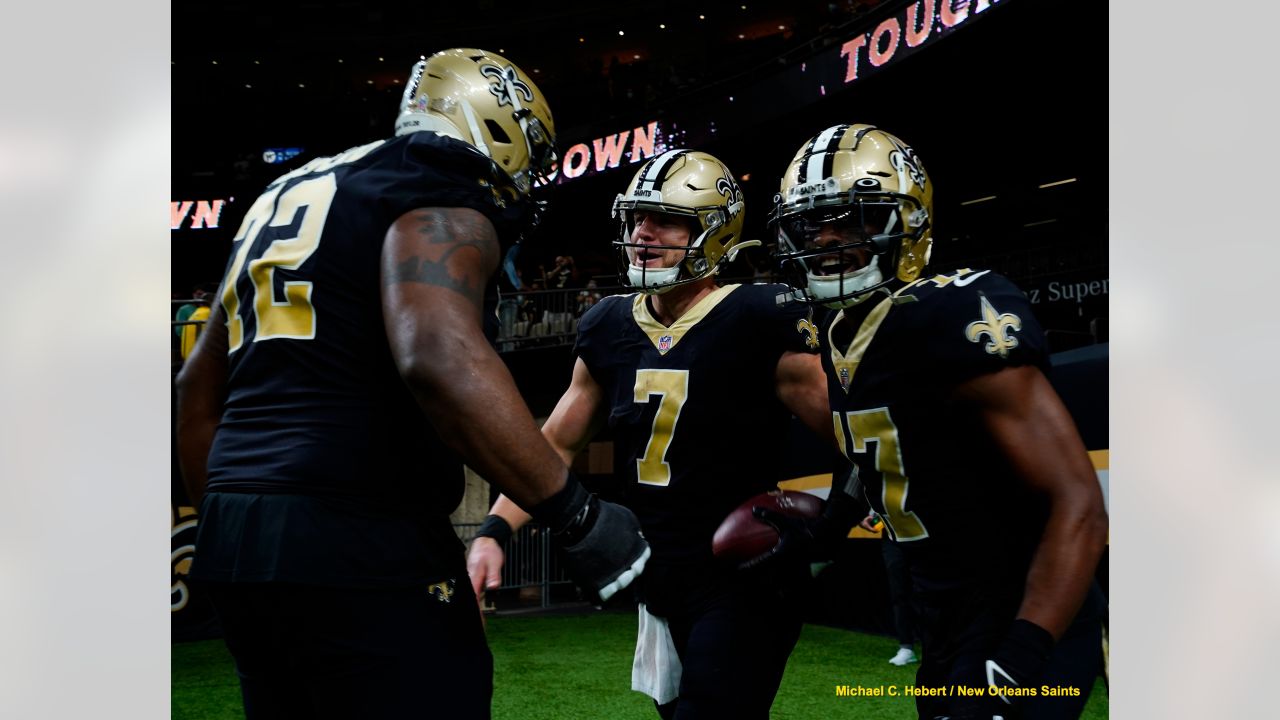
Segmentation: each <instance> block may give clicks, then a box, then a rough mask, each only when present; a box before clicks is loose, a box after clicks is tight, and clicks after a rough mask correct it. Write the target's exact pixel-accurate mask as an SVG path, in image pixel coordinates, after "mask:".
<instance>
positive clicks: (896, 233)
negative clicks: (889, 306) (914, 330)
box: [773, 189, 927, 307]
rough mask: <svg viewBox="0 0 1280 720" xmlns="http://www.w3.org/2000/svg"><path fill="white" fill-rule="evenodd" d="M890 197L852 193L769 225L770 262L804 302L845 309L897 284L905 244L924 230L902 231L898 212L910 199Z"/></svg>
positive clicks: (908, 203)
mask: <svg viewBox="0 0 1280 720" xmlns="http://www.w3.org/2000/svg"><path fill="white" fill-rule="evenodd" d="M895 195H896V194H894V193H883V192H878V191H877V192H866V193H860V192H858V191H857V190H856V189H855V190H854V191H851V192H850V193H849V197H848V199H847V201H846V202H843V203H839V204H820V203H815V207H813V208H812V209H808V210H801V211H796V212H792V213H790V214H788V215H784V216H783V217H782V218H781V219H777V220H774V221H773V223H774V225H775V226H776V233H777V238H778V251H777V253H776V255H775V257H776V259H777V261H778V263H779V266H780V269H781V271H782V273H783V275H784V276H785V278H786V280H787V283H788V284H789V285H790V286H791V287H793V288H795V289H796V290H797V291H799V293H800V295H801V296H802V297H803V298H804V299H805V300H806V301H807V302H821V303H824V304H829V305H832V306H837V305H838V306H840V307H847V306H849V305H854V304H857V303H858V302H861V301H862V300H865V299H866V298H867V297H870V294H871V293H872V291H874V290H877V289H879V288H883V287H885V286H887V285H889V284H890V283H892V282H893V281H894V280H896V279H897V270H896V269H897V267H898V265H899V260H900V255H901V251H902V248H903V246H904V244H907V245H911V244H914V243H915V241H916V240H917V239H918V238H919V237H920V236H921V235H922V234H923V233H924V232H925V231H926V230H927V226H923V227H916V228H915V230H913V231H906V230H905V229H904V228H903V223H902V213H903V211H904V210H905V209H907V208H910V207H912V206H914V205H915V199H914V198H911V197H910V196H895ZM912 212H914V210H912ZM917 217H918V215H917Z"/></svg>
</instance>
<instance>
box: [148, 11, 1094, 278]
mask: <svg viewBox="0 0 1280 720" xmlns="http://www.w3.org/2000/svg"><path fill="white" fill-rule="evenodd" d="M944 1H946V0H937V4H938V5H941V3H942V2H944ZM953 1H954V2H961V3H962V2H963V0H953ZM971 2H974V0H971ZM909 4H911V3H909V2H906V1H905V0H888V1H886V2H850V1H848V0H845V1H842V2H815V1H813V0H795V1H794V2H786V3H779V2H772V3H751V2H745V3H742V2H697V1H696V0H693V1H685V2H666V1H663V0H658V1H655V2H647V3H643V4H606V3H599V2H582V1H579V0H572V1H571V2H560V3H538V4H534V3H524V4H512V3H498V2H493V1H492V0H473V1H469V2H460V3H455V4H449V5H441V4H435V3H422V4H401V5H399V6H397V7H395V8H394V9H393V8H392V7H391V6H389V5H385V4H369V3H355V2H324V1H322V2H309V3H301V2H284V3H273V4H270V5H267V4H265V3H264V4H250V3H243V2H234V3H229V4H222V5H217V6H212V7H211V6H207V5H199V6H196V5H193V4H189V3H181V4H178V5H175V6H174V25H173V48H174V56H173V67H172V71H173V72H172V79H173V192H174V199H175V200H176V199H179V198H217V197H228V196H232V195H240V196H247V197H252V196H253V195H254V194H256V193H257V192H258V191H259V190H260V189H261V188H262V187H263V185H265V183H266V182H267V181H269V180H270V179H271V178H273V177H276V176H278V175H279V174H280V173H281V172H283V171H284V170H286V169H287V166H286V165H281V164H275V165H268V164H266V163H265V162H264V160H263V156H264V150H265V149H267V148H275V147H283V148H301V154H300V156H299V158H298V159H297V162H302V161H304V160H306V159H309V158H311V157H314V156H316V155H322V154H331V153H334V152H339V151H341V150H343V149H345V148H347V147H350V146H352V145H355V144H359V143H363V142H368V141H370V140H373V139H377V138H380V137H387V136H388V135H390V133H391V128H392V124H393V121H394V117H395V114H396V112H397V107H398V103H399V98H400V94H401V91H402V89H403V85H402V83H403V82H404V80H405V78H406V77H407V75H408V72H409V69H410V67H411V66H412V65H413V63H414V62H415V61H416V60H417V59H418V58H419V56H421V55H423V54H426V53H431V52H434V51H436V50H438V49H443V48H447V47H457V46H464V47H465V46H478V47H484V48H486V49H491V50H496V51H499V52H501V53H502V54H504V55H505V56H507V57H508V58H509V59H511V60H513V61H515V62H516V63H518V64H519V65H520V66H521V67H522V68H524V69H525V70H526V71H528V72H529V73H531V74H532V75H533V76H534V78H535V79H536V80H537V82H538V84H539V85H540V86H541V88H542V90H543V91H544V92H545V94H546V95H547V97H548V98H549V100H550V102H551V105H552V108H553V111H554V113H555V116H556V123H557V130H558V133H557V134H558V136H559V139H560V141H561V143H560V144H561V151H562V153H563V152H564V151H565V149H566V148H567V147H568V146H569V145H571V144H572V143H583V142H586V143H590V142H591V139H592V138H598V137H603V136H605V135H607V134H609V133H618V132H621V131H623V130H625V129H627V128H634V127H636V126H637V124H640V123H643V122H647V121H649V120H652V119H655V118H678V119H680V120H681V121H685V120H690V121H693V122H694V123H696V122H702V124H703V125H704V126H706V125H707V124H708V123H711V124H716V123H718V127H719V130H720V132H719V133H718V134H717V135H715V136H714V137H704V138H702V139H699V140H696V141H694V142H697V143H699V144H698V146H699V148H700V149H705V150H708V151H710V152H713V153H715V154H716V155H717V156H718V157H720V158H721V159H723V160H724V161H725V162H726V163H727V164H728V165H729V167H731V168H733V169H734V171H735V172H736V173H738V174H739V176H740V180H742V182H743V188H744V191H745V192H746V194H747V197H748V205H749V206H750V207H752V208H758V209H759V210H755V209H753V210H752V211H751V212H749V213H748V220H747V223H748V227H747V230H746V232H747V235H748V236H749V237H762V236H764V233H765V228H764V219H765V217H766V216H767V212H765V210H764V209H765V208H767V207H768V204H769V202H770V201H771V198H772V195H773V193H774V192H775V191H776V188H777V177H778V173H779V172H780V171H781V169H782V168H784V167H785V166H786V163H787V161H788V160H789V159H790V157H791V156H792V154H793V153H794V152H795V149H796V148H797V147H798V146H799V145H800V143H801V142H802V141H804V140H805V139H806V138H807V137H810V136H812V135H813V134H814V133H816V132H817V131H819V130H821V129H822V128H824V127H827V126H829V125H832V124H835V123H840V122H869V123H874V124H878V125H880V126H882V127H884V128H886V129H890V130H891V131H892V132H895V133H896V134H898V135H900V136H901V137H903V138H904V139H906V140H907V141H908V142H911V143H912V144H913V145H914V146H915V147H916V149H917V151H918V152H919V153H920V155H921V157H922V158H924V161H925V163H926V165H927V166H928V168H929V173H930V176H931V177H932V178H933V179H934V181H935V183H936V186H937V188H938V194H937V195H936V203H937V205H938V210H937V216H938V219H939V232H941V233H943V234H944V235H946V236H947V237H954V238H959V241H958V242H960V243H961V244H964V242H965V238H967V237H970V236H972V237H973V238H974V240H973V244H972V246H966V249H965V252H971V250H981V251H983V252H988V251H995V249H997V248H998V247H1001V246H1009V245H1015V246H1020V245H1026V244H1028V243H1040V242H1042V240H1041V239H1039V238H1049V239H1048V240H1047V242H1052V243H1069V242H1075V241H1074V240H1062V239H1059V238H1058V237H1057V236H1053V233H1059V234H1061V233H1063V232H1064V230H1063V228H1066V229H1068V230H1070V232H1069V233H1068V234H1067V235H1065V236H1063V237H1066V238H1074V237H1077V236H1078V234H1072V233H1077V230H1074V229H1072V228H1084V229H1085V230H1082V231H1080V232H1090V233H1091V234H1090V236H1091V237H1096V236H1097V233H1092V232H1091V231H1090V230H1089V229H1091V228H1098V227H1103V226H1105V222H1106V188H1107V139H1106V138H1107V134H1106V131H1107V130H1106V129H1107V117H1106V116H1107V84H1106V62H1107V50H1106V39H1107V33H1106V31H1107V18H1106V14H1105V8H1097V9H1093V10H1091V9H1085V8H1082V7H1081V6H1080V5H1079V4H1078V3H1074V2H1072V1H1071V0H998V1H997V0H978V4H981V5H983V6H984V7H986V10H984V11H983V14H982V16H981V21H980V22H970V23H968V24H967V25H965V26H963V27H961V28H960V29H957V30H956V31H955V32H954V33H952V34H950V35H948V36H946V37H943V38H941V39H940V40H938V41H937V42H936V43H934V44H931V45H928V46H927V47H924V48H923V49H922V50H920V51H919V52H918V53H916V54H913V55H910V56H908V57H905V58H903V59H901V60H898V61H895V62H894V63H892V64H891V65H887V66H885V67H884V68H883V72H879V73H878V74H875V75H872V76H870V77H867V78H865V79H860V80H858V82H857V83H854V84H853V85H849V86H846V87H845V88H843V89H842V90H839V91H838V92H834V93H832V94H830V95H829V96H827V97H824V98H817V97H813V98H810V99H808V100H804V101H803V102H795V101H788V100H785V99H783V98H784V96H785V94H786V93H785V91H786V90H787V88H786V87H780V86H778V85H777V84H776V82H777V81H776V78H779V77H781V76H782V75H781V74H780V73H781V72H783V71H785V70H786V69H787V68H789V67H795V66H796V65H798V64H801V63H803V62H804V61H805V60H806V59H809V60H811V59H812V58H814V57H815V56H816V55H817V54H819V53H827V54H828V55H834V54H835V52H836V51H837V50H838V49H839V46H840V45H841V44H842V43H844V42H846V41H848V40H849V39H850V38H852V37H855V36H856V35H859V34H861V33H864V32H867V31H869V30H870V29H871V27H874V25H875V23H878V22H879V21H880V20H881V19H882V18H883V17H885V16H888V15H889V14H891V13H896V12H898V11H899V10H901V9H902V8H903V7H905V6H907V5H909ZM743 6H745V9H743ZM699 15H701V16H703V17H702V18H701V19H700V18H699ZM663 25H665V26H666V27H662V26H663ZM780 28H781V29H780ZM619 33H622V34H619ZM739 36H741V37H739ZM636 55H639V56H640V57H639V58H636ZM615 59H616V65H615V64H614V63H615ZM837 61H838V60H837ZM215 63H216V64H215ZM771 83H773V84H771ZM753 84H754V86H755V88H756V89H759V87H761V86H767V87H768V88H769V89H770V92H773V91H776V92H777V96H776V97H777V100H776V102H774V103H773V104H774V105H776V106H778V107H779V108H780V110H778V111H776V112H773V113H772V114H771V115H769V114H757V113H753V112H745V111H744V110H745V108H741V107H739V106H738V105H733V104H728V103H727V102H726V100H727V97H729V96H732V95H733V94H734V91H735V88H738V89H745V88H746V86H750V85H753ZM766 115H768V116H767V117H766ZM630 172H631V171H628V170H624V169H621V168H619V169H617V170H614V171H609V172H604V173H601V174H598V175H596V176H595V178H594V179H592V178H590V177H587V178H583V179H582V180H581V181H575V182H573V183H569V184H566V185H561V186H558V187H557V189H556V196H557V199H556V201H555V203H553V206H552V208H553V210H552V213H551V214H549V215H548V220H547V223H546V232H547V233H548V234H554V235H557V236H559V237H561V238H562V239H564V241H566V242H574V243H579V244H580V245H582V246H583V247H584V248H586V247H590V248H599V247H603V243H607V240H608V238H609V237H611V236H612V233H613V232H614V230H615V228H613V226H612V224H611V223H612V221H611V220H610V217H609V213H608V208H609V207H610V204H611V202H612V199H613V196H614V194H616V193H617V192H618V190H619V189H620V187H619V186H620V185H621V184H625V182H626V178H627V177H629V175H630ZM748 178H750V181H748ZM1069 178H1075V179H1076V181H1075V182H1071V183H1068V184H1053V183H1058V182H1059V181H1062V180H1066V179H1069ZM1045 185H1048V187H1042V186H1045ZM992 197H994V198H998V200H989V201H985V202H980V203H977V204H969V203H970V201H973V200H978V199H982V198H992ZM239 207H240V206H239V205H235V204H232V205H229V206H228V208H229V209H228V211H227V212H228V218H227V224H228V225H229V226H230V228H231V229H229V230H227V231H226V234H228V235H229V234H230V232H231V231H233V229H234V226H235V225H234V224H235V223H236V222H238V219H237V218H238V213H241V212H243V211H242V210H240V209H238V208H239ZM587 208H594V209H595V210H593V211H590V212H588V211H587V210H586V209H587ZM1051 220H1052V222H1049V223H1048V224H1045V223H1046V221H1051ZM215 232H219V231H215ZM1102 232H1103V233H1104V234H1103V235H1102V242H1103V243H1105V231H1102ZM1031 233H1034V234H1035V237H1032V236H1031V235H1030V234H1031ZM183 237H185V236H183V235H182V234H181V233H179V234H176V235H175V238H183ZM200 237H202V238H204V239H203V240H202V241H201V242H199V243H195V242H185V241H182V240H176V241H175V248H176V249H175V267H178V266H179V264H180V263H181V262H186V263H188V264H189V265H190V266H191V267H192V268H214V270H212V271H206V270H193V271H192V273H193V274H196V275H203V273H205V272H209V273H210V276H212V275H213V274H216V272H219V271H220V269H221V267H222V266H223V264H224V262H225V254H226V246H227V245H229V239H228V238H226V237H221V235H215V234H211V235H201V236H200ZM215 238H217V239H215ZM1002 238H1003V239H1002ZM197 250H198V251H200V252H205V253H206V254H207V255H208V257H207V258H205V257H201V258H187V257H186V256H185V255H182V256H181V257H180V256H179V253H188V252H196V251H197ZM945 250H946V248H945V246H944V247H941V248H939V251H945ZM195 279H197V280H202V279H204V278H203V277H202V276H201V277H196V278H195Z"/></svg>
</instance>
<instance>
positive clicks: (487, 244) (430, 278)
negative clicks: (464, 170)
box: [384, 208, 499, 307]
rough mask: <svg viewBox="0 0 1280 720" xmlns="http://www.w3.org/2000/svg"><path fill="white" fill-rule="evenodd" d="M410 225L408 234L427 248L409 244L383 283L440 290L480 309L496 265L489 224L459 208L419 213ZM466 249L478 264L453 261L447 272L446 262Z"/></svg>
mask: <svg viewBox="0 0 1280 720" xmlns="http://www.w3.org/2000/svg"><path fill="white" fill-rule="evenodd" d="M412 222H413V226H412V228H411V230H410V232H413V233H415V234H416V235H417V236H418V237H421V238H422V239H423V240H424V241H425V242H426V243H427V245H421V244H414V243H411V244H410V246H409V247H407V248H406V250H407V252H406V253H405V254H404V255H402V256H401V257H399V258H397V260H396V262H395V268H394V270H393V271H392V272H391V273H390V274H388V275H387V276H386V277H385V279H384V282H385V283H386V284H388V285H390V284H393V283H400V282H413V283H422V284H424V285H434V286H436V287H442V288H445V289H448V290H453V291H454V292H457V293H459V294H461V295H463V296H465V297H467V298H468V299H470V300H471V301H472V302H473V303H474V304H475V305H476V306H477V307H480V306H481V305H482V304H483V296H484V285H485V283H486V282H487V281H488V275H489V273H490V271H491V270H493V269H494V268H496V267H497V265H498V256H499V249H498V237H497V233H496V232H495V230H494V228H493V225H492V224H490V223H489V221H488V219H487V218H485V217H484V216H483V215H481V214H480V213H479V212H477V211H475V210H468V209H462V208H446V209H437V210H422V211H420V212H418V213H416V214H414V216H413V218H412ZM467 248H470V249H471V250H473V251H475V252H476V253H478V255H479V262H478V263H464V264H462V266H461V267H459V266H458V263H456V262H455V263H454V268H453V269H452V270H451V269H450V267H449V262H450V259H451V258H453V256H454V254H455V253H457V252H458V251H459V250H463V249H467Z"/></svg>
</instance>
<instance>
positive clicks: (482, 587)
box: [467, 537, 507, 603]
mask: <svg viewBox="0 0 1280 720" xmlns="http://www.w3.org/2000/svg"><path fill="white" fill-rule="evenodd" d="M506 559H507V555H506V553H504V552H503V551H502V546H501V545H499V544H498V541H497V540H494V539H493V538H491V537H477V538H476V539H475V540H472V541H471V549H470V550H469V551H467V575H468V576H469V577H470V578H471V589H472V590H474V591H475V593H476V600H479V601H481V603H483V601H484V593H485V591H486V590H496V589H497V588H498V586H500V585H502V565H503V563H504V562H506Z"/></svg>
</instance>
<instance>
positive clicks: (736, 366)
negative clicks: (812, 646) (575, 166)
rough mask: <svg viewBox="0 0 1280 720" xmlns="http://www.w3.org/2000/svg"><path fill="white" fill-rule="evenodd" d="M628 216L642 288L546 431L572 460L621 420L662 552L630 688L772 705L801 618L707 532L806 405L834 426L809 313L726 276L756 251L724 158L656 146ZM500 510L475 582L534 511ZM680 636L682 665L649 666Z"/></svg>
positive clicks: (721, 709)
mask: <svg viewBox="0 0 1280 720" xmlns="http://www.w3.org/2000/svg"><path fill="white" fill-rule="evenodd" d="M614 211H615V215H616V216H617V217H618V218H619V220H620V221H621V238H620V240H619V241H618V242H617V243H615V245H616V247H617V249H618V251H619V253H620V256H621V260H622V261H623V263H624V264H625V267H626V276H627V279H628V282H629V283H630V284H631V285H632V286H634V287H636V288H637V289H638V290H640V292H637V293H634V294H630V295H618V296H612V297H606V298H604V299H603V300H601V301H600V302H598V303H597V304H596V305H595V306H594V307H592V308H591V310H590V311H589V312H588V313H587V314H586V315H585V316H584V317H583V318H582V321H581V323H580V324H579V326H578V336H577V343H576V345H575V348H574V350H575V354H576V355H577V360H576V361H575V364H574V369H573V379H572V381H571V384H570V386H569V389H568V390H567V391H566V392H565V394H564V396H563V397H562V398H561V399H560V402H559V403H558V404H557V406H556V408H555V410H554V411H553V412H552V414H551V416H550V418H549V419H548V420H547V421H546V423H545V424H544V425H543V428H542V431H543V434H544V435H546V437H547V439H548V440H550V442H551V445H552V447H554V448H556V450H557V451H558V452H559V453H560V455H561V457H562V458H563V459H564V461H565V462H570V461H571V459H572V458H573V456H574V455H575V454H576V453H577V452H579V451H580V450H581V449H582V448H584V447H586V445H587V443H588V442H589V441H590V440H591V439H592V437H593V436H594V435H595V434H596V433H597V431H599V430H600V429H601V428H602V427H603V426H604V425H606V424H607V425H608V427H609V428H611V429H612V431H613V438H614V473H615V476H616V478H617V479H619V480H620V481H621V484H622V485H623V486H624V488H625V489H624V491H623V492H624V500H623V502H624V504H626V505H627V506H628V507H630V508H631V509H633V510H635V512H636V514H637V515H638V516H639V518H640V524H641V527H642V528H643V529H644V534H645V537H646V538H647V539H648V541H649V543H650V545H651V546H652V548H653V557H652V559H651V560H650V562H649V565H648V567H647V568H646V570H645V573H644V575H642V576H641V579H640V581H639V582H638V585H637V586H638V587H639V594H640V599H641V601H642V602H643V606H642V608H641V628H642V630H641V633H640V634H641V637H640V639H639V641H638V643H637V658H636V666H635V668H634V672H633V688H634V689H636V690H640V691H641V692H645V693H646V694H649V695H651V696H652V697H653V698H654V700H655V703H657V704H658V710H659V713H660V714H661V715H662V716H663V717H664V718H670V717H678V718H729V717H732V718H767V717H768V714H769V707H770V706H771V705H772V703H773V698H774V695H775V694H776V692H777V689H778V684H779V682H780V681H781V679H782V672H783V669H784V667H785V665H786V660H787V656H788V655H789V654H790V652H791V649H792V648H793V647H794V646H795V643H796V640H797V638H798V636H799V632H800V626H801V618H800V617H799V614H798V613H797V612H795V610H794V609H793V608H791V607H790V606H789V605H788V601H787V600H785V599H782V598H780V597H779V593H778V589H777V587H776V586H773V585H771V584H767V583H764V582H763V581H762V577H761V576H755V575H753V574H752V573H750V572H746V573H744V572H742V571H739V570H738V569H737V568H735V567H732V566H723V565H721V564H719V563H717V561H716V559H715V558H714V557H713V555H712V552H711V538H712V535H713V534H714V533H715V530H716V528H717V526H718V525H719V524H720V522H721V521H723V520H724V518H725V516H727V515H728V514H729V512H730V511H731V510H733V509H734V508H735V507H736V506H738V505H740V504H741V503H742V502H743V501H745V500H746V499H747V498H749V497H751V496H752V495H755V494H758V493H760V492H764V491H767V490H771V489H774V488H776V484H777V481H778V477H777V474H778V462H779V455H780V452H781V451H782V440H783V438H785V436H786V427H787V423H788V422H789V419H790V416H791V414H792V413H794V414H796V415H798V416H800V418H801V419H802V420H804V421H806V422H807V423H809V424H811V426H814V427H817V428H820V429H821V428H824V427H826V423H827V422H828V420H827V417H828V416H827V412H828V409H827V404H826V403H827V399H826V393H825V384H824V382H825V381H824V379H823V376H822V371H821V368H820V366H819V364H818V361H817V357H816V356H815V355H814V354H813V353H814V352H815V351H816V349H817V338H816V337H815V335H814V328H813V326H812V324H811V322H810V321H809V311H808V308H807V306H805V305H804V304H803V303H785V304H781V305H779V304H778V303H777V302H776V300H777V297H778V295H779V294H780V293H781V292H783V291H785V288H784V287H783V286H780V285H725V286H723V287H717V285H716V281H715V274H716V272H717V271H718V269H719V267H720V266H721V264H722V263H723V262H724V261H726V260H728V259H731V258H732V256H733V255H734V254H735V253H736V252H737V251H738V250H739V249H740V248H741V247H743V246H744V243H743V241H742V238H741V233H742V223H743V211H744V207H743V201H742V194H741V190H740V189H739V187H738V185H737V183H736V182H735V181H734V178H733V175H732V174H731V173H730V172H729V170H728V169H727V168H726V167H725V166H724V165H723V163H721V162H720V161H718V160H717V159H715V158H714V157H712V156H710V155H708V154H706V153H702V152H694V151H689V150H670V151H668V152H666V153H663V154H661V155H659V156H657V157H654V158H652V159H650V160H649V161H648V162H647V163H645V165H643V166H642V167H641V168H640V171H639V172H638V173H637V174H636V176H635V178H634V179H633V180H632V181H631V183H630V185H629V186H628V188H627V190H626V192H625V193H624V194H622V195H620V196H619V197H618V200H617V201H616V202H615V205H614ZM491 512H492V514H491V515H490V516H489V518H488V519H487V520H486V523H485V528H484V529H483V530H482V532H481V533H480V535H481V536H480V537H478V538H477V539H476V541H475V543H474V544H473V545H472V548H471V552H470V555H469V558H468V569H469V571H470V572H471V579H472V583H474V585H475V592H476V593H477V594H480V593H481V592H482V591H483V589H484V588H485V587H489V588H492V587H496V586H497V585H498V581H499V571H500V569H501V566H502V562H503V559H504V558H503V550H502V540H503V539H504V538H505V537H506V536H509V534H510V532H511V528H512V527H519V526H520V525H523V524H524V523H525V522H526V521H527V520H528V516H527V515H525V514H524V513H521V512H519V510H518V508H516V507H514V506H513V505H512V504H511V503H510V501H508V500H507V499H506V498H500V499H499V500H498V502H497V503H496V504H495V505H494V508H493V510H492V511H491ZM854 520H856V517H851V518H850V519H849V521H848V523H847V525H846V526H845V531H846V532H847V530H848V526H850V525H852V524H853V521H854ZM804 570H805V571H806V572H807V566H806V567H805V568H804ZM668 632H669V634H668ZM667 643H674V648H675V652H676V654H677V655H678V658H679V662H678V663H672V664H664V663H653V662H652V659H653V657H654V656H655V655H659V656H660V655H661V652H655V651H656V650H658V649H659V648H661V647H665V646H666V644H667Z"/></svg>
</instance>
